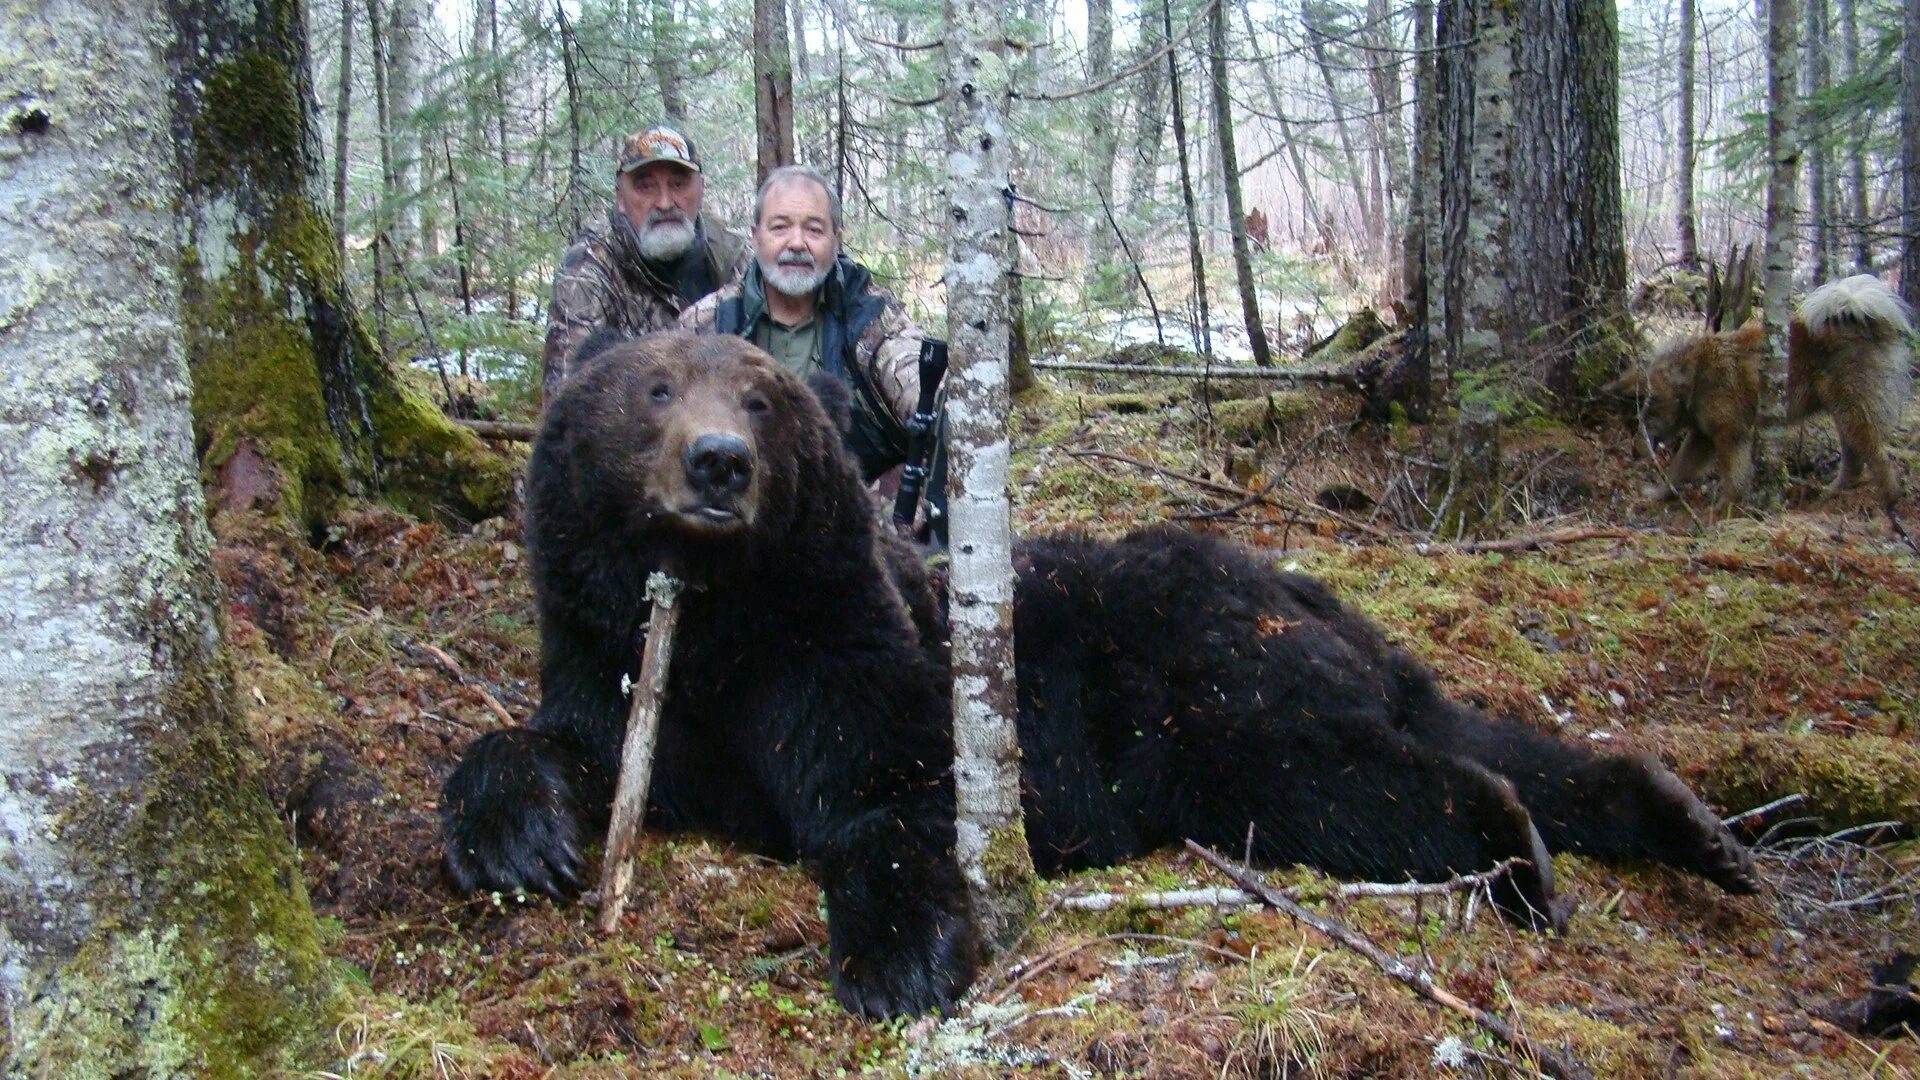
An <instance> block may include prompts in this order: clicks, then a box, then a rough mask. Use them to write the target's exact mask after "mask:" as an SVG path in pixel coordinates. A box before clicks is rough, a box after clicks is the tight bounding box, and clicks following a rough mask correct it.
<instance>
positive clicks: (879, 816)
mask: <svg viewBox="0 0 1920 1080" xmlns="http://www.w3.org/2000/svg"><path fill="white" fill-rule="evenodd" d="M818 390H819V392H821V393H823V394H824V397H825V400H826V402H827V406H828V407H825V408H823V405H822V401H821V399H820V398H819V397H817V396H816V393H815V392H810V391H809V387H807V386H806V385H804V384H802V383H801V382H800V381H799V380H797V379H796V378H794V377H793V376H791V375H789V374H787V373H785V372H784V371H783V370H782V369H781V368H780V367H779V366H778V365H777V364H776V363H774V362H773V361H772V359H771V358H770V357H768V356H767V355H766V354H764V353H762V352H760V351H759V350H758V349H755V348H754V347H752V346H751V345H749V344H747V343H745V342H744V341H742V340H740V339H738V338H732V337H703V338H693V337H687V336H684V335H674V336H662V337H653V338H647V339H643V340H641V341H638V342H631V343H623V344H617V345H614V346H612V347H611V348H609V349H607V350H606V351H605V352H604V353H601V354H600V355H598V356H596V357H593V358H592V359H590V360H588V361H587V362H586V363H585V365H584V367H583V368H582V369H581V370H580V371H579V373H578V374H577V375H575V376H573V377H572V379H571V381H570V382H569V383H568V385H567V387H566V388H565V389H564V390H563V391H562V392H561V393H560V394H559V396H558V397H557V398H556V399H555V400H554V401H553V402H552V403H551V404H550V405H549V407H548V411H547V414H546V417H545V420H544V422H543V424H542V427H541V431H540V435H539V439H538V441H537V443H536V445H535V448H534V454H533V459H532V462H531V465H530V470H529V477H528V506H527V515H528V521H527V537H528V545H529V552H530V562H531V566H532V570H533V578H534V588H535V594H536V598H537V603H538V608H539V614H540V633H541V649H542V655H541V694H542V697H541V704H540V709H539V711H538V713H536V715H535V716H534V717H533V719H532V720H531V721H530V722H529V723H528V726H527V727H526V728H525V729H521V730H511V731H501V732H495V733H492V734H489V735H487V736H485V737H483V738H481V739H479V740H477V741H476V742H474V743H473V744H472V746H471V747H470V748H469V749H468V751H467V753H466V756H465V758H464V759H463V760H462V761H461V763H460V765H459V767H458V768H457V769H456V770H455V772H454V773H453V775H452V776H451V777H449V779H448V780H447V784H446V791H445V800H444V802H443V804H442V805H443V813H444V824H445V833H446V860H445V861H446V866H447V869H448V872H449V874H450V876H451V878H452V881H453V883H454V885H455V886H456V887H457V888H459V889H461V890H472V889H499V890H511V889H516V888H519V889H526V890H529V891H534V892H542V893H546V894H549V895H551V896H554V897H556V898H566V897H569V896H571V895H573V894H574V893H576V892H577V891H578V890H579V888H580V886H581V879H582V874H583V864H582V859H581V852H582V847H583V845H584V844H585V843H586V842H587V841H588V840H589V839H590V838H592V837H594V836H596V835H597V834H598V832H600V831H601V830H603V829H604V828H605V825H606V819H607V815H608V811H609V803H610V800H611V797H612V793H613V785H614V781H615V777H616V772H617V768H618V756H619V753H620V746H621V741H622V734H623V730H622V729H623V726H624V722H625V718H626V712H627V710H626V702H625V700H624V691H623V684H624V682H625V680H627V679H628V678H629V677H630V676H631V675H632V674H633V673H634V671H635V668H636V667H637V661H638V642H639V639H640V635H641V633H642V624H643V622H644V620H645V618H646V616H647V613H648V605H647V602H646V600H645V583H646V579H647V575H648V574H649V573H650V572H652V571H653V570H655V569H660V568H666V569H669V570H671V571H672V572H674V573H676V574H678V575H679V576H681V577H682V578H684V579H686V580H687V581H688V583H689V586H690V588H689V591H688V592H687V593H685V594H683V599H682V601H681V602H682V603H683V604H685V608H684V610H683V612H682V615H681V622H680V637H679V640H678V641H677V643H676V647H675V655H674V663H673V670H672V673H671V677H670V685H669V688H668V693H667V697H666V700H665V704H664V710H663V714H662V717H661V726H660V736H659V747H658V751H657V760H656V763H655V766H654V773H653V786H652V791H651V794H650V800H649V808H648V815H649V816H648V823H649V824H650V825H653V826H658V827H663V828H699V829H704V830H709V831H713V832H717V833H719V834H721V835H723V836H725V837H728V838H730V839H732V840H734V841H736V842H738V843H741V844H743V845H745V846H748V847H750V848H752V849H754V850H757V851H761V852H765V853H767V854H770V855H773V856H775V857H778V858H800V859H803V860H805V861H806V862H807V863H808V864H809V865H810V866H811V868H812V869H813V871H814V872H815V874H816V875H817V876H818V878H819V880H820V883H821V886H822V888H823V889H824V891H825V893H826V901H827V912H828V935H829V959H830V962H831V971H832V977H833V980H834V990H835V993H836V995H837V996H838V998H839V1000H840V1001H841V1002H842V1003H843V1004H844V1005H845V1006H846V1007H847V1008H849V1009H851V1010H854V1011H856V1012H860V1013H864V1014H867V1015H873V1016H886V1015H893V1014H897V1013H905V1012H917V1011H921V1010H925V1009H928V1008H932V1007H936V1006H941V1005H944V1004H946V1003H948V1002H951V1001H952V1000H953V999H954V997H955V996H956V995H958V994H959V993H960V992H961V991H962V990H964V989H965V987H966V986H967V984H968V982H969V981H970V979H971V977H972V972H973V963H974V956H973V932H972V928H971V921H970V918H969V911H968V904H967V896H966V888H965V884H964V882H963V880H962V878H961V876H960V874H959V871H958V869H957V867H956V865H955V863H954V857H953V843H954V797H953V785H952V778H951V775H950V773H951V765H952V759H953V750H952V721H951V714H950V702H949V675H948V672H947V670H946V666H945V649H944V646H943V644H942V642H941V641H940V640H939V630H938V626H939V619H938V613H937V610H936V608H935V605H934V603H933V598H932V597H931V596H930V595H929V593H928V591H927V581H926V576H925V573H924V570H923V569H922V568H921V566H920V564H919V562H918V561H917V560H916V559H915V558H913V557H911V555H910V554H909V553H907V552H905V551H903V549H902V547H901V546H900V545H899V544H898V542H896V541H894V540H892V539H891V532H890V530H887V529H885V528H883V526H881V524H880V523H879V522H878V520H877V518H876V515H875V513H874V512H873V509H872V506H871V504H870V503H869V501H868V499H867V496H866V494H865V492H864V490H863V488H862V486H861V482H860V476H859V471H858V469H857V467H856V466H855V464H854V462H853V459H852V457H851V456H850V455H849V454H848V452H847V450H846V449H845V447H844V445H843V444H842V438H843V431H841V430H838V429H836V428H835V426H834V424H833V421H832V420H831V419H830V413H833V414H836V415H844V400H843V395H836V393H835V392H834V388H833V386H832V385H831V384H825V385H822V386H821V387H819V388H818ZM836 401H838V402H839V405H840V407H838V408H834V407H832V406H833V405H834V403H835V402H836ZM1016 566H1017V569H1018V572H1019V586H1018V591H1017V599H1016V610H1015V644H1016V648H1017V649H1018V650H1019V657H1020V659H1019V663H1018V665H1017V667H1018V675H1019V695H1018V697H1019V700H1018V706H1019V716H1018V725H1019V732H1020V743H1021V749H1022V755H1023V765H1022V777H1021V780H1022V797H1023V806H1024V809H1025V813H1026V817H1027V835H1028V840H1029V843H1030V845H1031V847H1032V851H1033V855H1034V860H1035V863H1036V864H1037V865H1038V867H1039V868H1040V869H1041V871H1042V872H1043V873H1055V872H1059V871H1062V870H1070V869H1075V868H1079V867H1085V866H1095V865H1102V864H1106V863H1110V862H1112V861H1114V860H1117V859H1124V858H1127V857H1130V856H1134V855H1137V854H1140V853H1143V852H1145V851H1148V850H1151V849H1152V848H1154V847H1157V846H1161V845H1165V844H1169V843H1174V842H1177V841H1179V840H1181V839H1183V838H1187V837H1192V838H1194V839H1196V840H1199V841H1201V842H1203V843H1208V844H1214V845H1224V846H1229V847H1231V848H1232V849H1233V850H1235V851H1239V850H1241V849H1242V847H1243V846H1244V845H1246V844H1247V842H1248V836H1249V829H1251V832H1252V845H1251V853H1252V856H1253V858H1254V860H1255V861H1256V862H1258V863H1261V864H1263V865H1278V864H1287V863H1305V864H1309V865H1313V866H1317V867H1320V868H1322V869H1325V870H1328V871H1330V872H1333V873H1336V874H1343V875H1356V876H1366V877H1375V878H1386V879H1394V880H1398V879H1404V878H1407V877H1415V878H1420V879H1427V880H1432V879H1439V878H1444V877H1446V876H1447V875H1450V874H1454V873H1462V872H1469V871H1473V870H1479V869H1484V868H1486V867H1488V866H1491V865H1493V864H1494V863H1496V862H1499V861H1500V860H1502V859H1506V858H1509V857H1519V858H1521V859H1524V860H1526V864H1525V865H1523V866H1521V867H1520V868H1519V869H1518V870H1517V871H1516V872H1514V873H1513V874H1511V875H1509V876H1508V877H1506V878H1504V879H1503V880H1502V881H1501V882H1500V884H1499V885H1498V886H1497V887H1496V889H1495V892H1494V897H1493V898H1494V901H1495V903H1496V904H1497V905H1498V906H1499V907H1500V909H1501V910H1502V911H1503V912H1504V913H1505V914H1507V915H1508V916H1509V917H1511V918H1513V919H1515V920H1516V921H1518V922H1521V923H1523V924H1527V925H1534V926H1548V925H1553V924H1554V923H1555V922H1556V921H1557V914H1556V912H1555V910H1554V899H1553V877H1552V863H1551V861H1550V859H1549V856H1548V851H1549V850H1550V849H1563V848H1564V849H1571V850H1580V851H1584V852H1587V853H1590V854H1593V855H1595V856H1598V857H1602V858H1629V859H1652V860H1657V861H1662V862H1666V863H1669V864H1671V865H1675V866H1678V867H1681V868H1683V869H1686V870H1690V871H1693V872H1696V873H1700V874H1703V875H1706V876H1707V877H1709V878H1711V879H1712V880H1714V881H1716V882H1718V883H1720V884H1721V885H1722V886H1724V887H1726V888H1728V889H1729V890H1732V891H1736V892H1744V891H1751V890H1752V889H1753V888H1754V886H1755V881H1754V877H1753V869H1752V865H1751V863H1750V862H1749V861H1748V858H1747V855H1746V852H1745V851H1744V849H1742V848H1741V846H1740V844H1739V843H1738V842H1737V841H1736V840H1734V839H1733V837H1732V836H1731V835H1729V834H1728V833H1727V831H1726V830H1725V829H1724V828H1723V827H1721V825H1720V824H1719V821H1718V820H1717V819H1716V818H1715V817H1714V816H1713V815H1712V814H1711V813H1709V812H1708V811H1707V809H1706V807H1704V806H1703V805H1701V803H1700V802H1699V800H1698V799H1696V798H1695V797H1694V796H1693V795H1692V794H1691V793H1689V792H1688V791H1687V790H1686V788H1685V787H1684V786H1682V785H1681V783H1680V782H1679V781H1678V780H1677V779H1675V778H1674V777H1673V775H1672V774H1671V773H1669V772H1667V771H1666V770H1665V769H1663V768H1661V767H1660V766H1659V765H1658V764H1657V763H1655V762H1654V761H1652V760H1651V759H1648V758H1624V757H1610V756H1601V755H1595V754H1591V753H1589V752H1587V751H1586V750H1584V749H1583V748H1580V747H1577V746H1573V745H1570V744H1567V743H1563V742H1560V741H1559V740H1556V739H1552V738H1550V737H1547V736H1545V735H1541V734H1539V733H1537V732H1534V731H1533V730H1531V729H1529V728H1525V727H1523V726H1520V725H1515V724H1506V723H1501V722H1499V721H1493V720H1489V719H1487V718H1485V717H1482V716H1480V715H1479V714H1478V713H1476V712H1474V711H1473V710H1471V709H1467V708H1465V707H1463V706H1460V705H1456V704H1454V703H1452V702H1449V701H1447V700H1446V699H1445V698H1444V697H1443V696H1442V695H1441V694H1440V693H1439V692H1438V691H1437V690H1436V689H1435V687H1434V685H1433V682H1432V680H1431V678H1430V677H1429V676H1428V674H1427V673H1426V672H1425V671H1424V670H1423V669H1422V668H1421V667H1420V666H1419V665H1418V664H1417V663H1415V662H1414V661H1413V660H1412V659H1411V658H1410V657H1408V656H1407V655H1406V654H1405V653H1403V652H1401V651H1400V650H1398V649H1395V648H1393V647H1391V646H1390V645H1388V644H1387V643H1386V641H1385V640H1384V639H1383V638H1382V636H1381V635H1380V633H1379V632H1378V631H1377V630H1376V629H1374V628H1373V627H1372V626H1371V625H1370V624H1369V623H1367V622H1366V621H1365V620H1364V619H1363V618H1361V617H1360V616H1358V615H1356V614H1354V613H1353V612H1350V611H1348V610H1347V609H1346V608H1344V607H1343V606H1342V605H1341V604H1340V603H1339V602H1338V601H1337V600H1336V599H1335V598H1334V597H1333V596H1332V595H1331V594H1330V593H1329V592H1328V591H1327V590H1326V589H1325V588H1324V587H1323V586H1321V585H1320V584H1318V583H1317V582H1314V581H1312V580H1310V579H1308V578H1304V577H1300V576H1298V575H1290V574H1281V573H1276V572H1275V571H1273V570H1272V568H1271V567H1269V566H1267V565H1266V564H1264V563H1263V562H1261V561H1260V560H1258V559H1256V558H1255V557H1253V556H1252V555H1251V554H1249V553H1247V552H1244V551H1242V550H1240V549H1238V548H1236V547H1234V546H1233V545H1231V544H1227V543H1225V542H1222V541H1219V540H1214V539H1210V538H1206V537H1200V536H1194V535H1191V534H1188V533H1184V532H1180V531H1177V530H1166V529H1163V530H1149V531H1146V532H1142V533H1138V534H1135V535H1133V536H1130V537H1128V538H1126V539H1124V540H1121V541H1118V542H1114V543H1103V542H1098V541H1092V540H1084V539H1042V540H1036V541H1032V542H1029V543H1026V544H1023V545H1022V546H1021V548H1020V549H1019V551H1018V553H1017V555H1016Z"/></svg>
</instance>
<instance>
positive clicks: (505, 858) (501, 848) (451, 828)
mask: <svg viewBox="0 0 1920 1080" xmlns="http://www.w3.org/2000/svg"><path fill="white" fill-rule="evenodd" d="M549 744H550V740H548V739H546V738H544V737H543V736H541V735H539V733H537V732H530V731H524V730H519V731H502V732H496V733H494V734H491V735H488V736H486V737H485V738H482V739H481V740H480V741H479V742H476V743H474V745H473V748H472V749H470V750H469V751H468V752H467V756H466V758H465V759H463V760H462V761H461V762H460V767H459V768H457V769H455V770H454V772H453V775H452V776H450V777H448V778H447V784H446V788H445V790H444V792H443V793H442V798H441V817H442V832H443V836H444V840H445V845H446V849H445V855H444V859H443V865H444V866H445V869H446V873H447V879H448V881H449V882H450V883H451V884H452V886H453V888H454V889H455V891H457V892H461V893H471V892H479V891H494V892H513V891H515V890H519V891H521V892H525V893H529V894H535V893H537V894H539V895H542V896H547V897H550V898H552V899H553V900H554V901H555V902H558V903H565V902H566V901H568V900H571V899H573V898H574V897H575V896H578V895H579V894H580V881H581V866H582V859H581V855H580V848H581V837H580V833H581V828H580V814H579V809H578V807H577V805H576V804H575V800H574V797H573V793H572V790H571V788H569V786H568V785H567V783H566V773H565V770H564V767H563V764H562V762H561V761H560V760H559V759H558V758H559V755H558V754H557V752H556V750H555V749H554V748H552V747H551V746H550V745H549Z"/></svg>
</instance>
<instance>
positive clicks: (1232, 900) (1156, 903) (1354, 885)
mask: <svg viewBox="0 0 1920 1080" xmlns="http://www.w3.org/2000/svg"><path fill="white" fill-rule="evenodd" d="M1524 862H1526V860H1525V859H1520V858H1513V859H1508V860H1506V861H1505V862H1502V863H1500V864H1498V865H1496V866H1495V867H1494V868H1493V869H1491V870H1485V871H1482V872H1480V873H1478V874H1461V875H1459V876H1457V877H1452V878H1448V879H1447V880H1445V881H1358V882H1347V883H1344V884H1339V883H1335V884H1330V885H1326V886H1307V887H1304V888H1303V887H1297V886H1296V887H1290V888H1285V889H1281V890H1278V891H1279V892H1280V894H1281V895H1283V896H1288V897H1291V898H1293V899H1295V900H1298V899H1300V898H1301V897H1305V896H1326V897H1330V898H1332V899H1336V900H1357V899H1380V898H1385V897H1397V896H1414V897H1421V896H1443V895H1446V894H1449V893H1463V892H1472V891H1473V890H1475V889H1481V888H1485V887H1486V886H1488V885H1491V884H1493V883H1494V882H1496V881H1498V880H1500V879H1501V878H1502V877H1505V876H1506V875H1507V874H1509V873H1512V871H1513V868H1514V867H1515V866H1518V865H1520V864H1521V863H1524ZM1056 900H1057V903H1058V906H1060V907H1062V908H1065V909H1066V910H1068V911H1112V910H1113V909H1114V908H1117V907H1143V908H1182V907H1232V906H1245V905H1248V904H1260V903H1264V902H1265V901H1264V900H1262V899H1261V898H1260V897H1259V896H1256V895H1254V894H1253V893H1250V892H1247V891H1245V890H1243V889H1223V888H1214V887H1209V888H1200V889H1170V890H1167V891H1165V892H1146V893H1111V892H1108V893H1084V894H1082V895H1079V896H1061V897H1057V898H1056Z"/></svg>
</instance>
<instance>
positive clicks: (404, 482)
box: [371, 383, 514, 521]
mask: <svg viewBox="0 0 1920 1080" xmlns="http://www.w3.org/2000/svg"><path fill="white" fill-rule="evenodd" d="M371 406H372V410H373V424H374V428H375V430H377V431H379V432H380V449H381V453H382V455H383V456H384V457H385V459H386V462H387V465H388V471H387V474H386V476H385V478H384V483H383V488H384V491H385V494H386V496H387V498H388V500H389V501H391V502H392V503H393V504H394V505H395V506H397V507H399V508H400V509H402V510H405V511H407V512H408V513H410V514H413V515H414V516H415V517H422V518H425V517H429V516H444V515H446V514H451V515H453V516H455V517H458V518H463V519H465V520H468V521H473V520H478V519H479V518H483V517H488V516H491V515H493V514H497V513H500V512H502V511H503V510H504V509H505V508H506V506H507V503H508V501H509V500H510V499H511V497H512V495H513V475H514V469H513V463H512V462H511V461H510V460H508V459H507V458H505V457H503V456H502V455H500V454H497V453H494V452H493V451H491V450H488V449H487V447H486V445H485V444H484V443H482V442H481V441H480V440H479V439H477V438H475V437H474V435H473V433H472V432H470V431H468V430H466V429H465V428H463V427H461V426H460V425H458V424H456V423H454V422H453V421H452V420H449V419H448V418H447V416H446V414H445V413H443V412H441V411H440V408H439V406H437V405H435V404H434V403H433V402H432V401H431V400H430V399H429V398H428V397H427V396H426V395H425V394H423V393H421V392H419V391H417V390H414V389H413V388H411V387H408V386H406V385H405V384H404V383H399V384H396V385H394V386H393V387H392V388H391V390H390V392H388V393H383V394H376V395H374V396H373V398H372V401H371Z"/></svg>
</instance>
